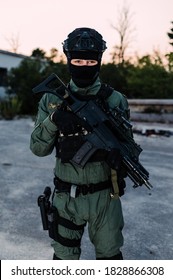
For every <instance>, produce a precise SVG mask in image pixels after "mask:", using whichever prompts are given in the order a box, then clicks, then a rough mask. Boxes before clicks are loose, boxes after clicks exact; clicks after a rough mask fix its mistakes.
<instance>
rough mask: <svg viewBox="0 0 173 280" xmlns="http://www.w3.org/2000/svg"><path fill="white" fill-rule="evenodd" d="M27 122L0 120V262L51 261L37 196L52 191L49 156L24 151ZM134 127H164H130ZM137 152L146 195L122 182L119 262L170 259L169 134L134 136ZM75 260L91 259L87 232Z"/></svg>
mask: <svg viewBox="0 0 173 280" xmlns="http://www.w3.org/2000/svg"><path fill="white" fill-rule="evenodd" d="M33 125H34V123H33V121H32V120H31V119H30V118H26V119H18V120H13V121H5V120H0V191H1V192H0V193H1V197H0V225H1V226H0V259H11V260H17V259H18V260H25V259H26V260H27V259H28V260H29V259H33V260H42V259H52V255H53V250H52V248H51V246H50V242H51V240H50V239H49V237H48V234H47V232H46V231H43V230H42V225H41V220H40V213H39V208H38V206H37V197H38V196H39V195H40V194H42V191H43V189H44V187H45V186H47V185H49V186H51V188H52V189H53V182H52V178H53V167H54V162H55V156H54V154H52V155H50V156H47V157H44V158H39V157H36V156H35V155H33V154H32V153H31V151H30V150H29V140H30V134H31V131H32V129H33ZM135 125H137V126H139V127H143V128H146V127H156V126H158V127H162V129H166V130H167V129H170V127H169V126H168V125H163V124H162V125H159V124H140V123H137V124H135ZM135 139H136V142H137V143H138V144H140V145H141V146H142V148H143V150H144V151H143V152H142V154H141V157H140V160H141V163H142V164H143V165H144V166H145V168H146V169H147V170H148V171H149V172H150V182H151V183H152V184H153V186H154V188H153V189H152V190H151V191H150V190H148V189H147V188H146V187H144V186H142V187H139V188H137V189H133V188H132V182H131V181H130V179H127V188H126V194H125V195H124V196H123V197H122V199H121V201H122V206H123V212H124V220H125V227H124V230H123V234H124V239H125V241H124V246H123V248H122V252H123V255H124V258H125V259H128V260H130V259H136V260H141V259H145V260H150V259H151V260H158V259H162V260H165V259H169V260H170V259H173V218H172V214H173V203H172V202H173V183H172V182H173V136H170V137H164V136H153V137H146V136H142V135H136V134H135ZM81 259H90V260H91V259H95V254H94V249H93V246H92V244H91V243H90V241H89V238H88V234H87V228H86V231H85V233H84V237H83V239H82V255H81Z"/></svg>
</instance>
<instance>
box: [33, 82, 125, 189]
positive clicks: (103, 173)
mask: <svg viewBox="0 0 173 280" xmlns="http://www.w3.org/2000/svg"><path fill="white" fill-rule="evenodd" d="M100 86H101V82H100V79H99V78H98V79H97V80H96V81H95V83H94V84H93V85H92V86H89V87H87V88H84V89H81V88H78V87H77V86H76V85H75V84H74V83H73V81H72V80H71V81H70V88H71V90H72V91H74V92H77V93H78V94H81V95H95V94H97V92H98V91H99V89H100ZM107 102H108V104H109V107H110V108H111V109H113V108H115V107H116V106H118V107H119V108H121V109H123V110H125V112H127V115H126V116H125V117H126V118H128V112H129V109H128V102H127V99H126V97H125V96H124V95H122V94H121V93H119V92H117V91H115V90H114V91H113V93H112V94H111V95H110V96H109V97H108V98H107ZM61 103H62V101H61V100H60V99H59V98H58V97H57V96H55V95H53V94H50V93H46V94H44V96H43V97H42V99H41V100H40V102H39V107H38V115H37V118H36V123H35V128H34V130H33V132H32V134H31V140H30V149H31V151H32V152H33V153H34V154H35V155H37V156H40V157H44V156H47V155H50V154H51V153H52V152H53V150H54V146H55V140H56V136H57V127H56V125H55V124H54V123H53V122H52V121H51V119H50V115H51V114H52V112H53V111H55V110H56V108H57V107H58V105H59V104H61ZM54 172H55V175H56V176H57V177H59V178H60V179H61V180H63V181H66V182H71V183H74V184H89V183H93V184H96V183H98V182H102V181H106V180H108V178H109V177H110V175H111V170H110V168H109V166H108V165H107V163H106V162H104V161H102V162H88V163H87V164H86V165H85V167H84V168H83V169H82V168H79V167H76V166H75V167H74V166H73V165H72V164H70V163H62V162H61V160H60V159H59V158H56V164H55V171H54Z"/></svg>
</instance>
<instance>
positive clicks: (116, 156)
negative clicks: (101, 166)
mask: <svg viewBox="0 0 173 280" xmlns="http://www.w3.org/2000/svg"><path fill="white" fill-rule="evenodd" d="M106 162H107V164H108V165H109V166H110V167H111V168H112V169H115V170H119V169H120V166H121V163H122V155H121V153H120V150H119V149H112V150H111V151H110V152H108V155H107V158H106Z"/></svg>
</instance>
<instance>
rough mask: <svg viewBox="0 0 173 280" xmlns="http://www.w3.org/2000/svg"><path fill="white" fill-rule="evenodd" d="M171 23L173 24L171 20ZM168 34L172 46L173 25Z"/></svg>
mask: <svg viewBox="0 0 173 280" xmlns="http://www.w3.org/2000/svg"><path fill="white" fill-rule="evenodd" d="M171 24H172V25H173V21H171ZM167 35H168V37H169V39H170V42H169V44H170V45H171V46H173V27H172V28H171V30H170V31H169V32H168V33H167Z"/></svg>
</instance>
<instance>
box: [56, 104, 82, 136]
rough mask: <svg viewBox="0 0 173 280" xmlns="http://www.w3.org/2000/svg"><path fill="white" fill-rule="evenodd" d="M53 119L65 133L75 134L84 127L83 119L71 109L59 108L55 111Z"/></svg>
mask: <svg viewBox="0 0 173 280" xmlns="http://www.w3.org/2000/svg"><path fill="white" fill-rule="evenodd" d="M51 119H52V121H53V122H54V123H55V124H56V126H57V128H58V129H59V130H60V131H61V132H62V133H63V134H64V135H68V134H74V133H77V132H79V131H81V129H82V125H81V122H82V121H81V120H80V118H78V117H77V116H76V115H75V114H74V113H73V112H71V111H62V110H59V109H57V110H56V111H55V112H53V114H52V116H51Z"/></svg>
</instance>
